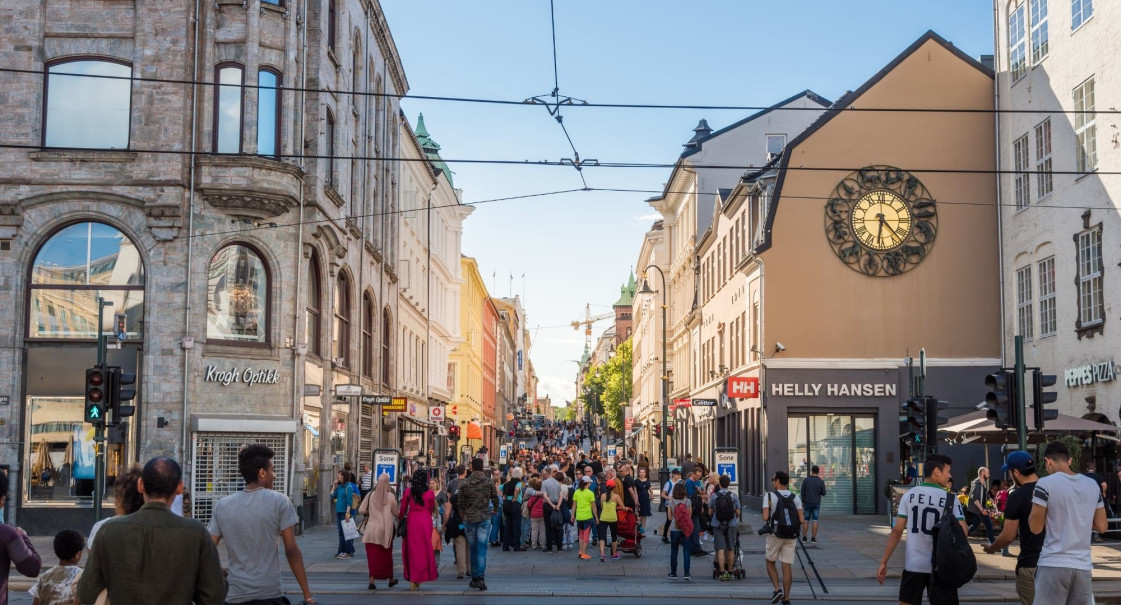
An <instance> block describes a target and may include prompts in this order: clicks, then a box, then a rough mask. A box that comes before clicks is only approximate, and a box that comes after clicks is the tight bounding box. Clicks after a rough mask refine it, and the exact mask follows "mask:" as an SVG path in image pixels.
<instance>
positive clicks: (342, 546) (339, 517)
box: [335, 513, 354, 555]
mask: <svg viewBox="0 0 1121 605" xmlns="http://www.w3.org/2000/svg"><path fill="white" fill-rule="evenodd" d="M344 519H346V513H335V527H336V528H337V529H338V530H339V552H337V553H335V554H337V555H341V554H343V553H346V554H348V555H353V554H354V540H346V539H344V538H343V520H344Z"/></svg>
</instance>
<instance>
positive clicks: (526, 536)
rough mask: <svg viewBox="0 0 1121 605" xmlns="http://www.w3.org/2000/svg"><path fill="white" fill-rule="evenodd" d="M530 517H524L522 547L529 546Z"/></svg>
mask: <svg viewBox="0 0 1121 605" xmlns="http://www.w3.org/2000/svg"><path fill="white" fill-rule="evenodd" d="M531 525H532V523H531V522H530V520H529V517H522V545H523V546H529V536H530V533H529V532H530V526H531Z"/></svg>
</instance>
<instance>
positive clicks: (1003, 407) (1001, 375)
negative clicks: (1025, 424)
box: [985, 370, 1018, 429]
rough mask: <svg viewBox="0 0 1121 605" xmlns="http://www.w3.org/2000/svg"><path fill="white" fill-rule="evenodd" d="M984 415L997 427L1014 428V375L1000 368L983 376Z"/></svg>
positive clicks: (1015, 416)
mask: <svg viewBox="0 0 1121 605" xmlns="http://www.w3.org/2000/svg"><path fill="white" fill-rule="evenodd" d="M985 386H986V387H988V388H989V392H988V393H985V409H986V410H988V411H987V412H986V413H985V417H986V418H988V419H989V420H992V421H994V422H995V424H996V428H998V429H1007V428H1013V429H1014V428H1016V427H1017V425H1018V418H1017V413H1016V375H1015V374H1014V373H1012V372H1008V371H1005V370H1001V371H999V372H993V373H992V374H989V375H988V376H986V377H985Z"/></svg>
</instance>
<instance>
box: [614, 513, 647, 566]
mask: <svg viewBox="0 0 1121 605" xmlns="http://www.w3.org/2000/svg"><path fill="white" fill-rule="evenodd" d="M617 514H618V516H619V523H618V525H617V526H616V527H617V528H618V530H619V550H620V551H622V552H626V553H634V556H635V557H641V556H642V534H640V533H639V532H638V523H637V518H636V517H635V516H634V511H633V510H632V509H629V508H622V507H619V509H618V511H617Z"/></svg>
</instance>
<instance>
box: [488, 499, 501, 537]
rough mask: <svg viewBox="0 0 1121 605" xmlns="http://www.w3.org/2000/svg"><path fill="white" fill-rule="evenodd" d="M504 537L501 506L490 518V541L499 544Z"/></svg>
mask: <svg viewBox="0 0 1121 605" xmlns="http://www.w3.org/2000/svg"><path fill="white" fill-rule="evenodd" d="M501 539H502V509H501V508H499V509H498V510H497V511H495V513H494V516H492V517H491V518H490V543H491V544H498V542H499V541H500V540H501Z"/></svg>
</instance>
